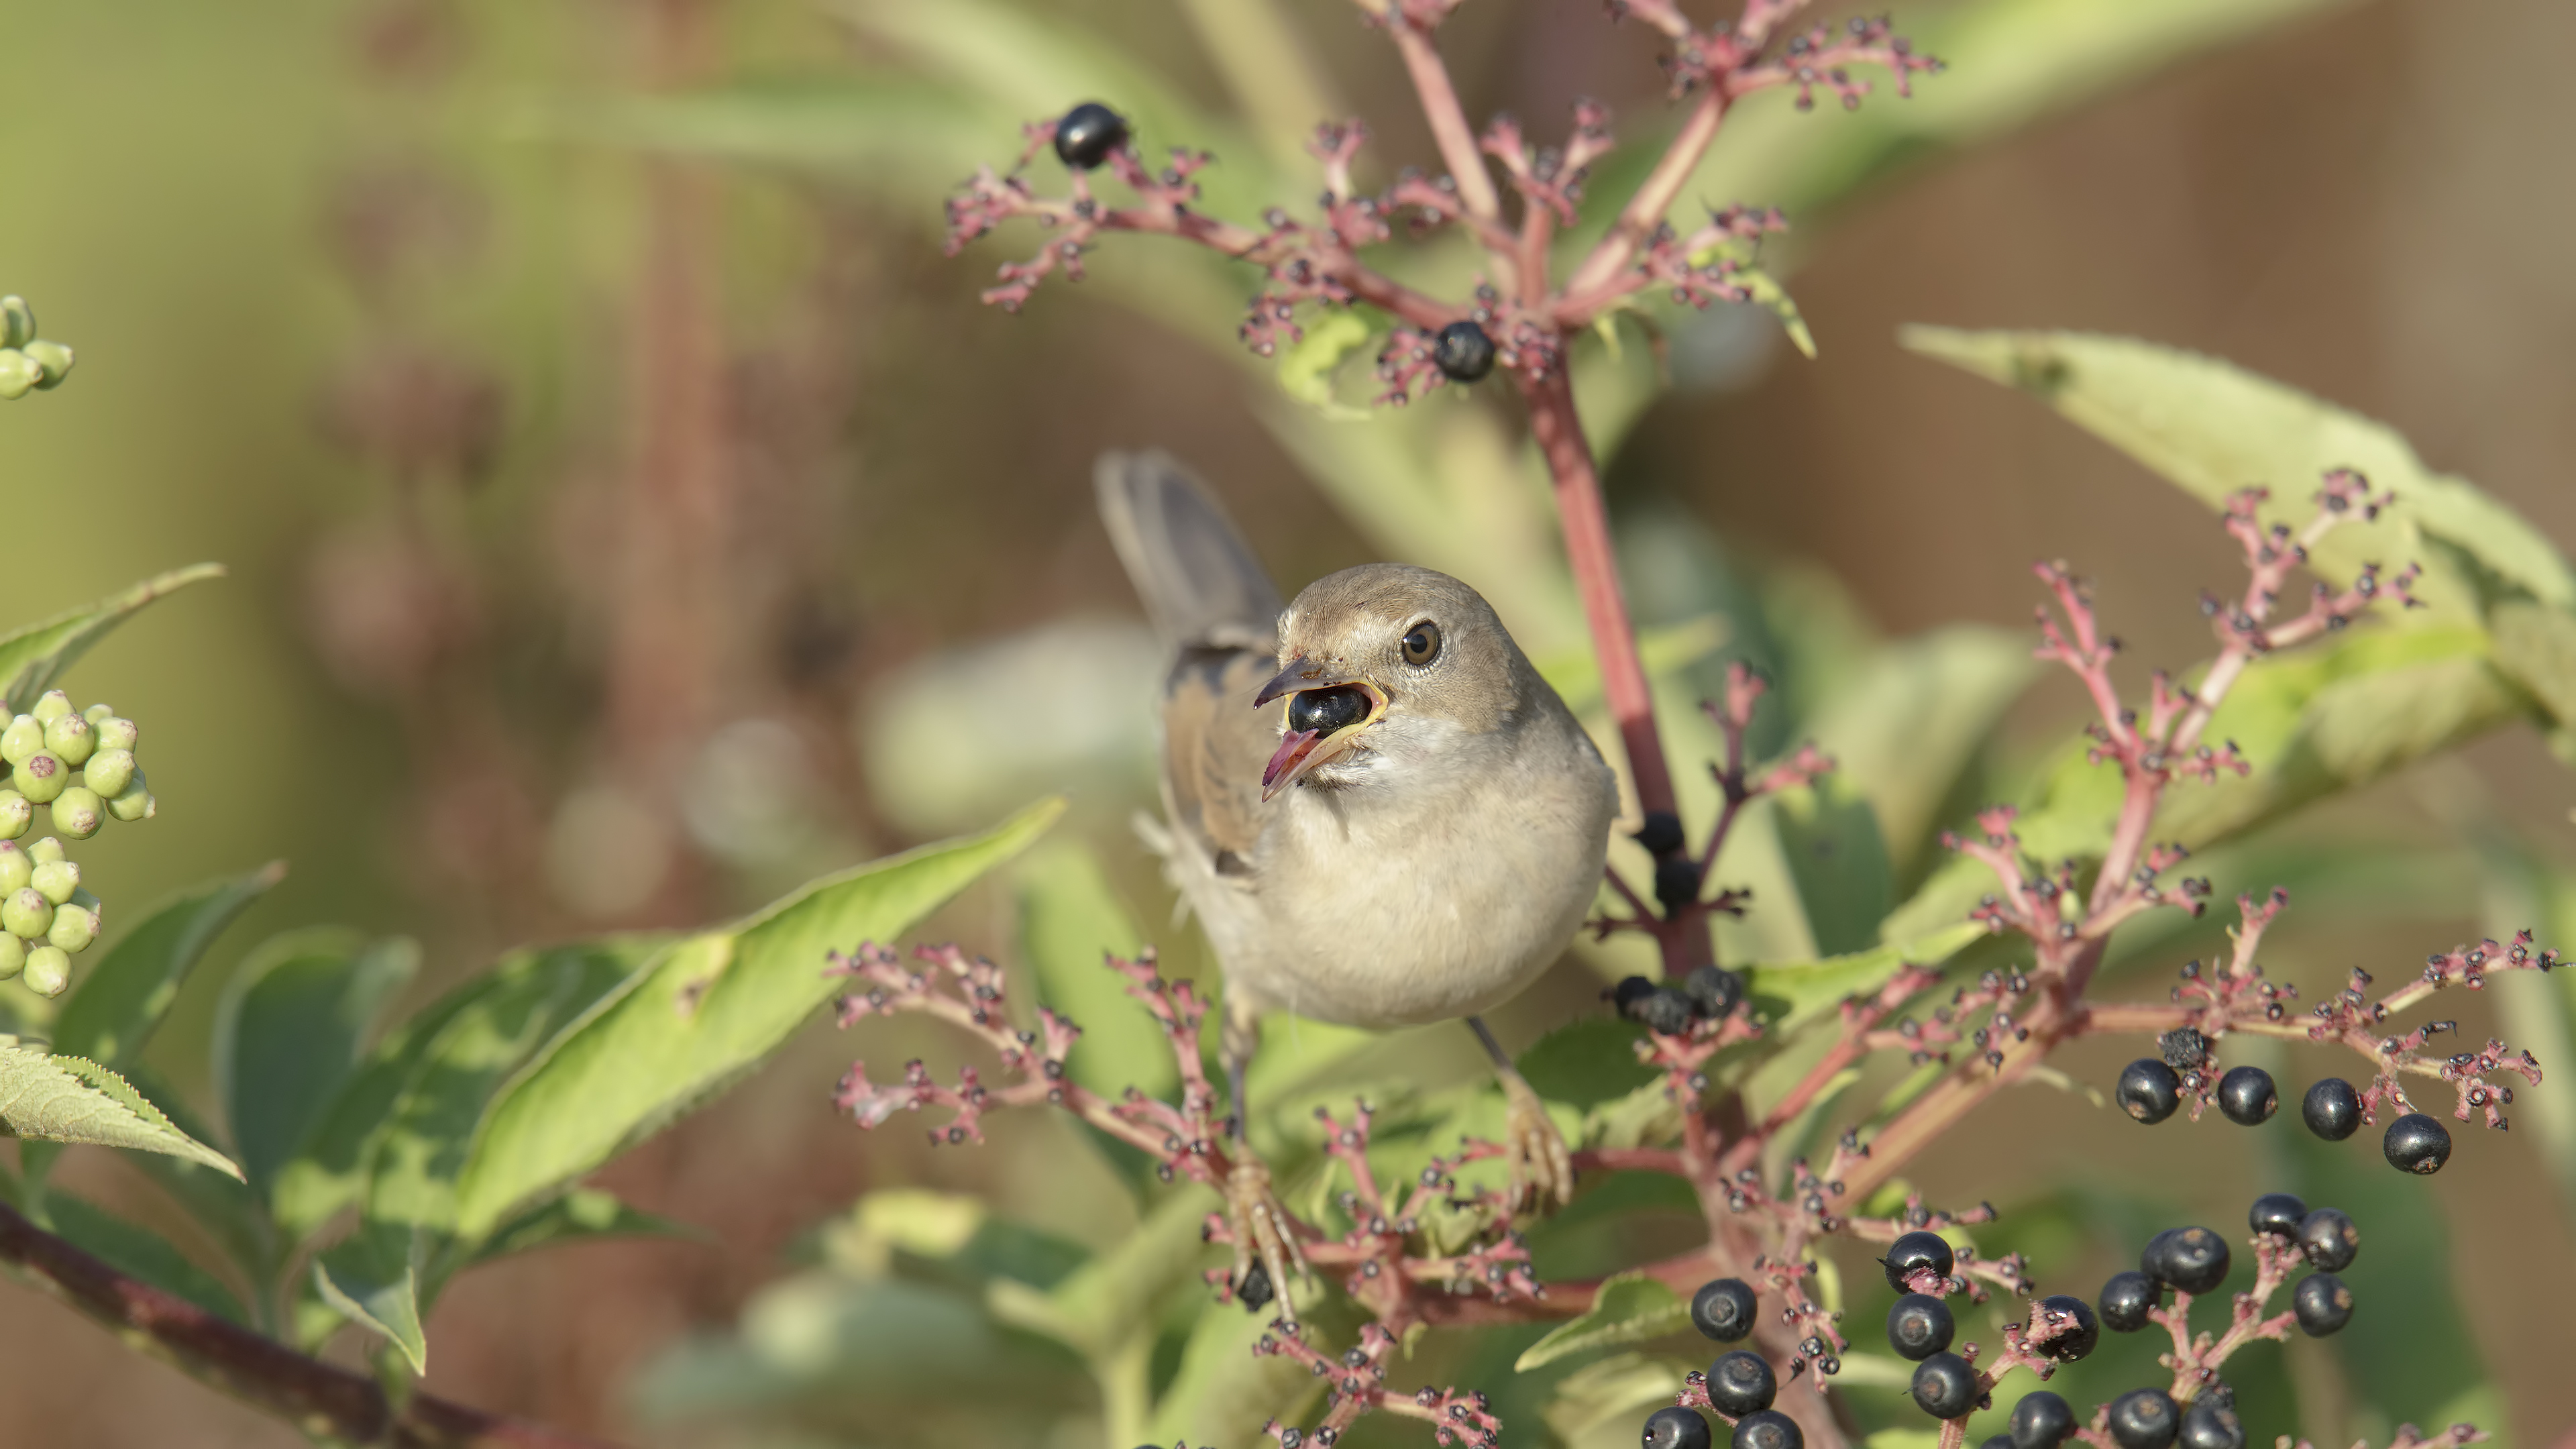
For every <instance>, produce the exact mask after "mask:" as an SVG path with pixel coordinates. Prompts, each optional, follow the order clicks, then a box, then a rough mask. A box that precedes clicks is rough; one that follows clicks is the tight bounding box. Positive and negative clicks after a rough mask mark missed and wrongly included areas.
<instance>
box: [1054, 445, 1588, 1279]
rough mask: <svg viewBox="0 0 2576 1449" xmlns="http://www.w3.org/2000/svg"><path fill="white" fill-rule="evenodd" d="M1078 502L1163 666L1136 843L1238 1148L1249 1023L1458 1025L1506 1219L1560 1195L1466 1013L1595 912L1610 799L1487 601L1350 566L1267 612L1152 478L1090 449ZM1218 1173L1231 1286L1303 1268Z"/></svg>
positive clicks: (1560, 1170)
mask: <svg viewBox="0 0 2576 1449" xmlns="http://www.w3.org/2000/svg"><path fill="white" fill-rule="evenodd" d="M1095 482H1096V484H1097V487H1098V490H1099V495H1100V513H1101V518H1102V520H1103V521H1104V522H1105V523H1106V524H1107V526H1108V530H1109V536H1110V539H1111V541H1112V542H1113V543H1114V544H1115V545H1116V546H1117V550H1118V557H1119V559H1120V561H1121V562H1122V563H1124V564H1125V565H1126V568H1127V573H1128V575H1129V577H1130V578H1131V579H1132V580H1133V581H1134V583H1135V585H1136V592H1137V593H1138V594H1139V595H1141V596H1142V598H1143V600H1144V603H1145V610H1146V612H1147V613H1148V614H1149V615H1151V616H1152V619H1153V622H1154V625H1155V627H1156V629H1157V630H1158V631H1159V632H1160V634H1161V635H1162V637H1163V638H1164V639H1165V640H1166V641H1167V642H1168V643H1169V644H1170V645H1171V646H1172V647H1173V649H1174V650H1175V653H1176V657H1175V659H1174V661H1173V665H1172V671H1171V674H1170V676H1169V677H1168V678H1167V679H1166V681H1165V683H1164V687H1163V695H1162V701H1161V711H1160V713H1161V718H1162V736H1163V738H1162V766H1163V768H1162V780H1163V808H1164V812H1165V815H1166V817H1167V821H1168V825H1167V827H1166V828H1164V829H1163V830H1161V831H1159V832H1157V834H1158V835H1159V837H1160V838H1158V839H1156V840H1155V842H1154V843H1155V845H1156V847H1157V848H1158V849H1159V850H1160V851H1161V852H1162V854H1163V856H1164V858H1165V862H1166V869H1167V871H1168V872H1169V874H1170V876H1171V879H1172V882H1173V884H1174V886H1175V887H1176V888H1177V889H1178V890H1179V891H1180V893H1181V896H1182V899H1183V900H1184V901H1185V902H1186V903H1187V904H1188V906H1189V907H1190V908H1191V909H1192V910H1194V911H1195V912H1196V913H1197V915H1198V917H1199V919H1200V921H1201V922H1202V923H1203V924H1204V927H1205V930H1206V932H1207V936H1208V940H1209V942H1210V944H1212V945H1213V946H1214V947H1215V948H1216V955H1217V961H1218V963H1219V965H1220V966H1221V967H1222V968H1223V970H1224V973H1225V1018H1224V1025H1223V1035H1222V1038H1221V1046H1222V1051H1221V1054H1222V1057H1223V1060H1224V1064H1225V1068H1226V1074H1227V1078H1228V1083H1229V1085H1230V1087H1231V1089H1232V1091H1233V1095H1234V1113H1235V1124H1236V1131H1237V1133H1238V1136H1239V1134H1240V1133H1241V1131H1242V1130H1243V1125H1244V1123H1245V1121H1246V1120H1247V1117H1246V1109H1245V1105H1244V1092H1243V1078H1244V1068H1245V1065H1246V1063H1247V1062H1249V1060H1250V1059H1251V1056H1252V1053H1253V1050H1254V1048H1255V1047H1256V1046H1257V1045H1258V1041H1259V1030H1260V1025H1259V1023H1260V1016H1261V1013H1263V1012H1264V1011H1266V1010H1271V1009H1282V1010H1286V1011H1289V1012H1292V1013H1295V1014H1296V1015H1299V1016H1304V1017H1309V1018H1312V1019H1314V1020H1318V1021H1327V1022H1334V1023H1337V1024H1341V1025H1346V1026H1358V1027H1367V1028H1390V1027H1399V1026H1414V1025H1419V1024H1422V1023H1426V1022H1435V1021H1448V1020H1452V1019H1456V1018H1461V1017H1463V1018H1465V1020H1466V1022H1467V1025H1468V1026H1469V1027H1470V1028H1472V1029H1473V1030H1474V1031H1475V1033H1476V1036H1477V1038H1478V1039H1479V1040H1480V1041H1482V1042H1483V1044H1484V1047H1485V1050H1486V1051H1487V1052H1488V1053H1489V1054H1490V1055H1491V1056H1492V1057H1493V1060H1494V1066H1495V1068H1496V1070H1497V1071H1498V1072H1499V1073H1500V1074H1501V1077H1502V1081H1503V1086H1504V1091H1505V1096H1506V1099H1507V1102H1508V1105H1509V1113H1508V1131H1507V1134H1506V1135H1507V1136H1508V1138H1509V1141H1508V1143H1507V1146H1508V1147H1509V1149H1510V1154H1511V1159H1512V1167H1513V1173H1512V1180H1513V1196H1514V1202H1515V1206H1519V1205H1521V1204H1523V1203H1530V1202H1541V1201H1545V1200H1549V1199H1553V1200H1555V1201H1557V1202H1563V1201H1565V1200H1566V1199H1567V1198H1569V1197H1570V1196H1571V1195H1572V1193H1573V1168H1572V1164H1571V1162H1570V1160H1569V1158H1568V1155H1567V1152H1566V1148H1565V1141H1564V1138H1563V1136H1562V1135H1561V1134H1559V1133H1558V1132H1557V1130H1556V1129H1555V1127H1554V1125H1553V1124H1552V1123H1550V1122H1549V1120H1548V1117H1547V1113H1546V1110H1545V1109H1544V1107H1543V1106H1542V1105H1541V1104H1540V1102H1539V1099H1538V1094H1537V1093H1536V1092H1534V1091H1532V1090H1531V1089H1530V1086H1529V1084H1528V1083H1527V1082H1525V1081H1523V1080H1522V1079H1521V1076H1520V1074H1519V1073H1518V1072H1517V1071H1515V1070H1514V1069H1513V1067H1512V1064H1511V1059H1510V1058H1509V1057H1508V1056H1506V1055H1505V1054H1504V1053H1503V1050H1502V1048H1501V1046H1500V1045H1499V1044H1498V1043H1497V1042H1496V1041H1495V1040H1494V1036H1493V1033H1492V1032H1491V1031H1489V1030H1487V1029H1486V1027H1485V1024H1484V1022H1483V1021H1481V1020H1480V1019H1478V1013H1480V1012H1484V1011H1488V1010H1491V1009H1492V1008H1494V1007H1495V1006H1498V1005H1500V1004H1501V1003H1502V1002H1504V1001H1506V1000H1509V999H1510V998H1511V997H1512V996H1514V995H1516V994H1518V993H1519V992H1520V991H1521V989H1522V988H1524V987H1526V986H1528V985H1529V984H1530V983H1531V981H1533V980H1535V979H1536V978H1537V977H1538V975H1539V973H1540V972H1542V971H1544V970H1546V969H1547V967H1548V965H1549V964H1550V963H1551V962H1553V961H1554V960H1556V958H1557V956H1558V955H1559V954H1560V953H1562V952H1563V951H1564V949H1565V946H1566V943H1567V942H1568V941H1570V940H1571V939H1572V938H1573V936H1574V933H1575V931H1576V930H1577V929H1578V928H1580V926H1581V925H1582V923H1583V919H1584V916H1585V914H1586V912H1587V911H1588V910H1589V909H1590V907H1591V904H1592V900H1593V895H1594V892H1595V890H1596V889H1597V888H1598V886H1599V884H1600V882H1601V879H1602V863H1603V857H1604V854H1605V852H1606V850H1607V847H1608V843H1609V835H1610V826H1611V822H1612V819H1613V817H1615V816H1616V815H1617V813H1618V802H1619V794H1618V785H1617V782H1616V780H1615V778H1614V777H1613V776H1612V774H1611V771H1610V767H1609V765H1608V764H1606V763H1604V762H1603V760H1602V758H1601V752H1600V751H1599V750H1598V749H1597V748H1595V747H1594V745H1593V743H1592V740H1591V737H1590V736H1589V735H1587V734H1585V733H1584V730H1583V726H1582V725H1581V724H1579V723H1577V722H1576V720H1575V718H1574V716H1573V714H1572V712H1570V711H1569V710H1567V709H1566V707H1565V702H1564V701H1563V700H1562V699H1560V698H1558V697H1557V693H1556V691H1555V689H1553V688H1551V687H1550V686H1549V685H1548V683H1547V681H1546V680H1545V679H1542V678H1540V677H1539V673H1538V671H1537V669H1535V668H1533V667H1532V666H1531V664H1530V662H1529V659H1528V657H1527V656H1526V655H1524V654H1522V653H1521V649H1520V646H1519V645H1518V644H1516V643H1514V642H1513V641H1512V636H1511V635H1510V633H1508V632H1507V631H1506V630H1505V629H1504V628H1503V625H1502V621H1501V620H1500V619H1498V618H1496V617H1495V615H1494V611H1493V608H1492V606H1491V605H1489V604H1487V603H1486V602H1485V600H1484V598H1483V596H1482V595H1480V594H1478V593H1477V592H1476V591H1475V590H1474V589H1472V588H1469V587H1468V586H1467V585H1465V584H1463V583H1460V582H1459V581H1458V580H1456V579H1453V578H1451V577H1449V576H1448V575H1447V574H1442V573H1435V572H1433V571H1432V570H1430V569H1424V568H1414V567H1411V566H1409V565H1405V564H1364V565H1362V566H1360V567H1358V568H1350V569H1344V570H1342V571H1341V572H1340V573H1337V574H1331V575H1328V576H1326V577H1324V578H1321V579H1318V580H1316V581H1315V582H1314V583H1312V584H1309V585H1307V586H1306V589H1305V591H1304V592H1302V593H1300V594H1299V595H1298V596H1297V598H1296V601H1295V602H1294V603H1292V604H1290V605H1288V606H1287V607H1286V609H1285V610H1283V609H1282V608H1281V607H1280V603H1279V594H1278V591H1277V590H1276V589H1274V588H1272V587H1271V584H1270V580H1269V577H1268V575H1267V574H1266V573H1264V572H1263V570H1262V568H1261V565H1260V563H1259V562H1258V561H1257V560H1256V559H1255V558H1254V557H1253V555H1252V551H1251V548H1250V547H1249V546H1248V545H1247V544H1246V543H1245V542H1244V539H1243V537H1242V535H1241V534H1240V533H1239V532H1237V531H1236V529H1235V527H1234V525H1233V523H1232V522H1231V521H1230V520H1229V519H1228V518H1227V517H1226V515H1225V511H1224V510H1223V509H1222V508H1221V507H1220V506H1219V505H1218V504H1217V502H1216V500H1215V499H1214V498H1213V497H1211V496H1210V495H1209V494H1208V492H1207V491H1206V489H1204V488H1203V487H1201V486H1200V485H1199V484H1198V482H1197V481H1196V480H1194V479H1193V478H1191V477H1190V476H1189V474H1188V473H1186V472H1185V471H1183V470H1182V468H1181V467H1180V466H1179V465H1178V464H1177V463H1175V462H1174V461H1173V460H1172V459H1171V458H1169V457H1168V456H1166V455H1164V454H1162V453H1159V452H1144V453H1111V454H1108V455H1106V456H1104V457H1103V458H1102V459H1101V460H1100V464H1099V467H1098V469H1097V471H1096V474H1095ZM1283 699H1284V700H1285V701H1286V709H1285V710H1284V711H1283V710H1281V709H1279V708H1276V707H1275V706H1276V705H1277V704H1278V702H1279V701H1281V700H1283ZM1238 1145H1239V1144H1238ZM1236 1160H1237V1163H1238V1166H1237V1167H1236V1169H1235V1173H1234V1179H1233V1181H1232V1182H1230V1183H1229V1184H1228V1187H1227V1192H1226V1210H1227V1215H1228V1219H1229V1222H1230V1225H1231V1227H1232V1230H1233V1238H1234V1252H1235V1282H1236V1283H1237V1284H1238V1285H1239V1284H1241V1283H1243V1282H1244V1280H1245V1275H1246V1273H1247V1272H1248V1271H1249V1269H1250V1268H1251V1266H1252V1263H1253V1261H1254V1259H1255V1257H1256V1256H1257V1257H1258V1258H1259V1260H1260V1261H1261V1262H1262V1264H1263V1266H1264V1267H1265V1269H1266V1270H1267V1271H1268V1273H1269V1275H1270V1277H1271V1279H1272V1281H1273V1282H1274V1283H1275V1284H1276V1285H1277V1286H1278V1288H1279V1290H1280V1292H1281V1293H1282V1294H1283V1295H1284V1294H1285V1292H1286V1289H1287V1275H1288V1273H1289V1271H1290V1270H1291V1269H1292V1268H1293V1269H1295V1270H1297V1271H1300V1272H1302V1271H1303V1270H1304V1268H1305V1263H1304V1258H1303V1254H1302V1253H1301V1252H1300V1251H1299V1248H1298V1245H1297V1243H1296V1241H1295V1239H1294V1237H1293V1235H1291V1234H1290V1233H1288V1232H1287V1231H1286V1230H1285V1227H1284V1224H1285V1221H1286V1220H1285V1217H1284V1215H1283V1214H1281V1213H1280V1211H1279V1208H1278V1204H1277V1201H1276V1199H1275V1198H1273V1196H1272V1195H1271V1189H1270V1176H1269V1172H1268V1169H1267V1168H1265V1167H1264V1166H1263V1165H1262V1164H1261V1163H1260V1162H1259V1161H1258V1160H1257V1159H1255V1158H1254V1157H1253V1156H1252V1155H1251V1153H1250V1152H1248V1151H1238V1152H1237V1153H1236ZM1283 1301H1284V1296H1283Z"/></svg>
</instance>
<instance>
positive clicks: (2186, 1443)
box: [2180, 1399, 2245, 1449]
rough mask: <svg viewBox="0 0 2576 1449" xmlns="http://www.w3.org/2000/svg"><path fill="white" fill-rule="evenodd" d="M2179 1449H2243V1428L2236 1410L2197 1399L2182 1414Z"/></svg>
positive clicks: (2208, 1400) (2213, 1401)
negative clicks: (2180, 1447)
mask: <svg viewBox="0 0 2576 1449" xmlns="http://www.w3.org/2000/svg"><path fill="white" fill-rule="evenodd" d="M2180 1438H2181V1442H2182V1449H2245V1425H2244V1424H2243V1423H2241V1422H2239V1421H2238V1419H2237V1417H2236V1410H2235V1409H2234V1408H2232V1407H2230V1406H2228V1405H2226V1404H2222V1403H2218V1402H2216V1401H2215V1400H2211V1399H2198V1400H2195V1401H2193V1403H2192V1406H2191V1407H2190V1408H2188V1409H2185V1410H2183V1411H2182V1432H2181V1435H2180Z"/></svg>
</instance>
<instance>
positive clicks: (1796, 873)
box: [1773, 775, 1896, 955]
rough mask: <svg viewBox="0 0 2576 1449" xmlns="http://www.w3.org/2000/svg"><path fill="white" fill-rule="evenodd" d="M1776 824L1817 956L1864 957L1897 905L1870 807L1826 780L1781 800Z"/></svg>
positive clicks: (1852, 792) (1830, 777) (1884, 849)
mask: <svg viewBox="0 0 2576 1449" xmlns="http://www.w3.org/2000/svg"><path fill="white" fill-rule="evenodd" d="M1773 820H1774V822H1775V824H1776V826H1777V828H1778V830H1779V832H1780V851H1781V854H1782V856H1783V857H1784V858H1785V859H1786V860H1787V861H1788V863H1789V874H1790V877H1791V878H1792V879H1794V880H1795V881H1797V883H1798V902H1799V905H1800V907H1801V908H1802V909H1804V910H1805V911H1806V913H1807V927H1808V929H1809V930H1810V931H1812V932H1814V933H1815V939H1816V949H1817V950H1818V951H1824V952H1831V953H1834V954H1837V955H1839V954H1841V953H1843V952H1846V951H1859V950H1865V949H1867V948H1868V946H1869V943H1870V942H1872V941H1874V940H1876V939H1878V923H1879V922H1880V921H1881V920H1882V919H1884V918H1885V917H1886V915H1887V911H1888V908H1889V907H1890V906H1893V905H1894V904H1895V903H1896V879H1895V870H1894V868H1893V867H1892V866H1891V865H1890V864H1889V863H1888V859H1887V842H1886V841H1885V840H1884V839H1882V838H1880V836H1879V833H1878V816H1877V815H1876V814H1875V813H1874V812H1873V811H1871V809H1870V807H1869V804H1868V802H1867V801H1865V800H1863V799H1862V798H1861V796H1860V793H1859V792H1858V791H1857V790H1855V789H1853V788H1852V787H1851V785H1849V784H1848V783H1846V782H1845V781H1843V780H1842V779H1840V778H1839V777H1837V776H1834V775H1827V776H1825V777H1824V778H1822V779H1820V780H1818V781H1816V783H1815V785H1814V786H1813V787H1812V788H1809V789H1804V790H1791V791H1789V792H1787V793H1785V794H1783V795H1781V796H1780V797H1779V798H1778V801H1777V808H1776V810H1775V813H1774V815H1773Z"/></svg>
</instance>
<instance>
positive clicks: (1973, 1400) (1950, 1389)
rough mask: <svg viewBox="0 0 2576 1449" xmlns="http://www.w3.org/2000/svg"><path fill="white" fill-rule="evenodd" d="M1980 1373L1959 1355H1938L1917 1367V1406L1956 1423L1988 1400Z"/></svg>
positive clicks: (1915, 1368)
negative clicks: (1979, 1401)
mask: <svg viewBox="0 0 2576 1449" xmlns="http://www.w3.org/2000/svg"><path fill="white" fill-rule="evenodd" d="M1985 1392H1986V1391H1985V1389H1984V1388H1983V1387H1981V1386H1980V1385H1979V1384H1978V1383H1977V1371H1976V1370H1975V1369H1973V1368H1971V1367H1969V1366H1968V1361H1967V1360H1966V1359H1964V1358H1961V1357H1959V1356H1958V1355H1957V1354H1955V1353H1936V1354H1934V1355H1932V1356H1931V1357H1930V1358H1927V1359H1925V1360H1923V1362H1921V1363H1919V1364H1916V1365H1915V1366H1914V1402H1915V1404H1916V1405H1917V1406H1918V1407H1920V1408H1921V1409H1922V1410H1923V1412H1925V1413H1927V1414H1930V1415H1931V1416H1932V1417H1933V1418H1935V1419H1956V1418H1958V1417H1959V1416H1961V1415H1962V1414H1965V1413H1967V1412H1968V1411H1969V1410H1971V1409H1974V1408H1975V1407H1977V1400H1979V1399H1981V1398H1983V1397H1985Z"/></svg>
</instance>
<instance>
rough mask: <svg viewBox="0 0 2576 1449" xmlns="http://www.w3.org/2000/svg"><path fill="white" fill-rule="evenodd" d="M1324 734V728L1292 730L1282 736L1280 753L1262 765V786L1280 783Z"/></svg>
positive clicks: (1263, 787)
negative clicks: (1280, 778)
mask: <svg viewBox="0 0 2576 1449" xmlns="http://www.w3.org/2000/svg"><path fill="white" fill-rule="evenodd" d="M1323 735H1324V732H1323V731H1322V730H1290V731H1289V732H1288V733H1286V734H1285V735H1282V736H1280V739H1279V753H1277V754H1275V755H1272V756H1271V757H1270V763H1269V764H1267V765H1265V766H1263V767H1262V770H1261V788H1262V789H1264V790H1267V789H1269V788H1270V787H1271V786H1273V785H1276V784H1278V783H1279V777H1280V776H1282V775H1285V774H1287V773H1288V772H1289V771H1290V770H1293V769H1295V768H1297V762H1298V761H1299V760H1302V759H1304V758H1306V752H1307V751H1308V750H1311V749H1313V748H1314V747H1315V741H1317V740H1319V739H1321V738H1323Z"/></svg>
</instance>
